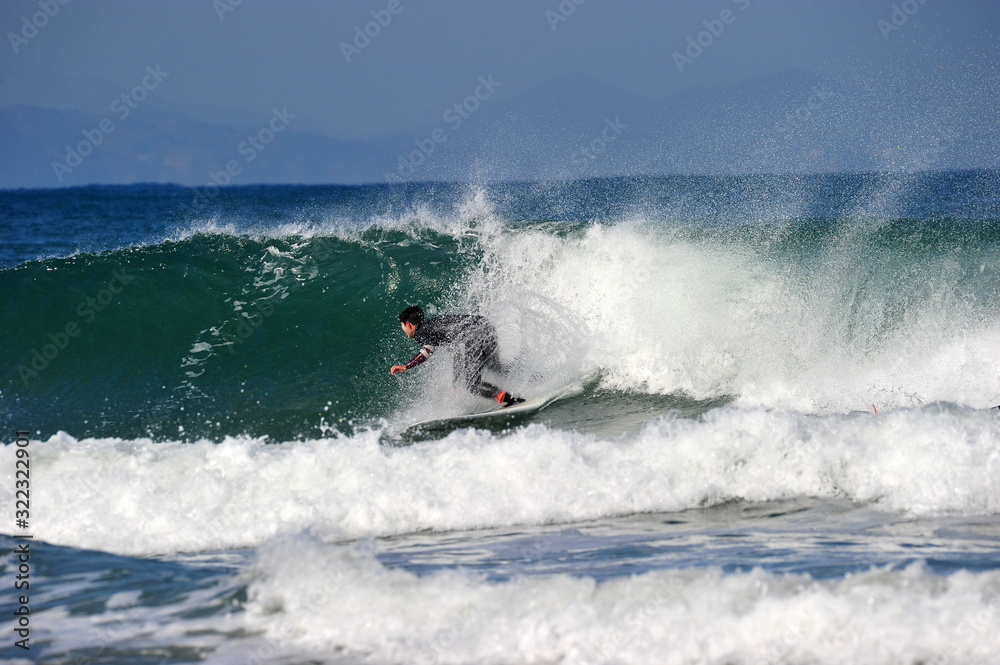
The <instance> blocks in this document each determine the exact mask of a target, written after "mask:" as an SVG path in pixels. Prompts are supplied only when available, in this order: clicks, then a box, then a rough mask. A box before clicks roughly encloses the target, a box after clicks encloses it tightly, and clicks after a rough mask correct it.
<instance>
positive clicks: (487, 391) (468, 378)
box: [406, 314, 509, 399]
mask: <svg viewBox="0 0 1000 665" xmlns="http://www.w3.org/2000/svg"><path fill="white" fill-rule="evenodd" d="M413 339H415V340H417V341H418V342H420V343H421V344H423V348H422V349H420V353H418V354H417V355H415V356H414V357H413V359H412V360H411V361H410V362H408V363H407V364H406V369H412V368H413V367H416V366H417V365H419V364H420V363H422V362H424V361H425V360H427V359H428V358H430V357H431V354H432V353H434V351H435V349H437V347H439V346H445V345H446V346H449V347H451V351H452V354H453V355H454V359H455V383H458V382H459V381H460V380H461V379H462V378H463V375H464V378H465V385H466V387H468V389H469V391H470V392H472V393H474V394H476V395H481V396H483V397H486V398H487V399H497V396H498V395H502V394H503V391H502V390H500V389H499V388H497V387H496V386H494V385H493V384H491V383H487V382H485V381H483V371H484V370H487V369H489V370H492V371H494V372H499V373H506V372H507V371H508V369H509V368H508V367H506V366H505V365H504V364H503V363H502V362H501V361H500V357H499V356H498V351H499V345H498V344H497V335H496V330H494V328H493V326H492V325H491V324H490V322H489V321H487V320H486V318H485V317H482V316H477V315H475V314H448V315H445V316H438V317H435V318H433V319H425V320H424V321H422V322H421V323H420V324H419V325H418V326H417V330H416V332H415V333H414V334H413Z"/></svg>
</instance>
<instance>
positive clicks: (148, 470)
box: [0, 405, 1000, 554]
mask: <svg viewBox="0 0 1000 665" xmlns="http://www.w3.org/2000/svg"><path fill="white" fill-rule="evenodd" d="M382 437H383V433H382V432H380V431H377V430H372V431H368V432H363V433H358V434H355V435H353V436H340V437H334V438H329V439H316V440H305V441H289V442H284V443H282V444H280V445H272V444H266V443H265V442H264V441H263V440H261V439H248V438H227V439H225V440H224V441H222V442H221V443H212V442H209V441H200V442H196V443H180V442H174V443H153V442H152V441H150V440H121V439H84V440H77V439H74V438H73V437H71V436H69V435H66V434H60V435H58V436H55V437H52V438H51V439H49V440H47V441H44V442H35V443H32V444H31V445H32V453H31V460H32V470H33V477H37V478H38V479H39V480H38V481H37V482H39V483H41V482H43V480H42V479H44V486H43V487H40V489H39V491H38V494H37V497H33V507H34V509H35V512H34V514H36V515H37V517H36V518H35V519H34V521H33V525H32V526H33V528H34V530H35V534H36V536H37V537H39V538H41V539H43V540H45V541H47V542H50V543H54V544H61V545H71V546H74V547H78V548H90V549H99V550H105V551H111V552H119V553H126V554H150V553H164V552H178V551H205V550H218V549H230V548H240V547H253V546H257V545H260V544H261V543H264V542H266V541H267V540H269V539H271V538H275V537H278V536H289V535H295V534H298V533H301V532H303V531H306V530H308V531H310V532H312V533H314V534H316V535H319V536H322V537H324V538H326V539H328V540H342V539H356V538H364V537H369V536H388V535H394V534H402V533H412V532H416V531H420V530H424V529H433V530H438V531H448V530H460V529H475V528H486V527H500V526H508V525H514V524H521V525H524V524H529V525H532V524H534V525H537V524H548V523H565V522H574V521H581V520H588V519H596V518H601V517H608V516H614V515H622V514H632V513H642V512H669V511H680V510H685V509H689V508H698V507H703V506H710V505H715V504H719V503H723V502H727V501H737V500H742V501H750V502H760V501H770V500H780V499H788V498H793V497H834V498H844V499H848V500H851V501H854V502H859V503H870V504H873V505H874V506H877V507H878V508H880V509H882V510H888V511H900V512H903V513H908V514H913V515H934V514H945V513H946V514H958V515H994V514H998V513H1000V487H998V486H997V484H996V482H995V479H996V477H997V473H998V469H1000V448H998V445H997V441H998V440H1000V422H998V421H997V419H996V416H995V413H993V412H986V411H974V410H969V409H963V408H959V407H955V406H947V405H937V406H933V407H924V408H922V409H900V410H897V411H894V412H890V413H886V414H880V415H879V416H873V415H871V414H857V415H853V416H846V415H845V416H808V415H804V414H800V413H795V412H780V411H768V410H759V409H750V410H747V409H738V408H734V407H729V408H722V409H715V410H713V411H711V412H709V413H707V414H705V415H703V416H702V417H701V418H699V419H688V418H681V417H671V416H664V417H661V418H659V419H656V420H654V421H653V422H650V423H649V424H647V425H646V426H645V427H644V428H643V429H641V430H640V431H639V432H637V433H635V434H633V435H630V436H628V437H625V438H618V437H612V438H608V437H600V436H595V435H587V434H581V433H578V432H572V431H565V430H559V429H553V428H550V427H547V426H543V425H537V424H536V425H529V426H527V427H525V428H522V429H518V430H515V431H513V432H511V433H509V434H507V435H505V436H503V437H500V438H496V437H493V436H491V435H490V434H489V433H488V432H485V431H478V430H460V431H457V432H454V433H452V434H450V435H449V436H447V437H446V438H444V439H442V440H440V441H435V442H430V443H425V444H416V445H412V446H409V447H401V448H394V447H391V446H386V445H384V444H383V438H382ZM14 452H15V447H14V446H6V447H4V448H3V449H2V450H0V461H2V462H3V463H9V464H10V466H11V468H12V467H13V457H14ZM109 488H113V491H109ZM12 492H13V489H12V488H4V489H0V500H3V505H7V506H13V503H14V502H13V497H12V496H11V493H12ZM7 499H10V500H7ZM9 523H13V521H12V520H11V521H10V522H9Z"/></svg>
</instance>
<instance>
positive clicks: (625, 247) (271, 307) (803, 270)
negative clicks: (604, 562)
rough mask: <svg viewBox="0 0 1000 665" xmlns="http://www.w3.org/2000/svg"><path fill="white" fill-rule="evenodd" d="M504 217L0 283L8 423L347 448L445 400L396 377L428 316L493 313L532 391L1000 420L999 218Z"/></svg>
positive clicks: (280, 230)
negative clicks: (416, 325)
mask: <svg viewBox="0 0 1000 665" xmlns="http://www.w3.org/2000/svg"><path fill="white" fill-rule="evenodd" d="M723 184H725V183H723ZM894 191H895V190H894ZM369 194H370V193H369ZM799 194H801V192H799ZM372 196H373V195H372ZM873 205H874V204H873ZM505 206H507V207H509V204H505V203H503V202H502V201H501V202H497V201H494V200H493V199H492V198H491V196H490V195H488V194H487V193H486V192H485V190H476V191H473V192H471V193H469V192H466V194H465V195H464V198H461V199H460V200H459V201H458V202H457V203H455V204H454V205H453V206H452V208H450V212H448V213H447V214H446V213H444V212H442V211H441V210H440V207H438V208H435V207H433V206H427V207H421V206H420V205H413V206H409V207H407V208H406V209H405V210H404V211H402V212H398V211H397V212H391V213H390V212H385V211H382V212H379V213H378V214H374V213H373V214H371V215H369V216H368V217H364V218H361V219H352V218H347V217H345V218H336V219H333V218H328V219H325V221H320V222H315V223H314V222H309V221H298V222H282V223H280V224H273V223H272V224H270V225H268V224H265V223H263V222H259V223H257V224H256V226H253V227H248V226H246V225H244V224H242V223H240V224H237V223H233V224H227V223H220V222H217V221H211V220H209V221H201V222H198V223H196V224H193V225H191V226H189V227H187V230H184V231H176V232H174V233H173V236H172V237H171V238H169V239H166V240H157V241H155V242H150V243H147V244H139V245H136V246H129V247H122V248H119V249H113V250H109V251H104V252H97V253H79V254H74V255H72V256H69V257H64V258H47V259H41V260H36V261H28V262H25V263H22V264H20V265H17V266H14V267H12V268H7V269H3V270H0V290H2V291H3V292H4V293H7V294H11V296H10V297H9V298H8V307H7V319H8V321H9V322H10V325H8V326H6V327H5V328H4V329H3V330H2V331H0V347H2V348H3V349H5V357H6V358H8V362H7V363H5V365H4V368H3V374H0V391H2V397H0V399H3V400H4V403H5V411H6V415H7V419H8V420H9V421H10V422H12V423H14V424H15V426H20V425H17V423H27V422H32V423H37V425H36V427H37V428H38V429H39V431H42V432H45V433H46V434H47V435H48V434H52V433H54V432H55V431H58V430H59V429H62V430H66V431H70V432H73V433H74V434H75V435H77V436H108V435H110V436H116V437H120V438H137V437H144V436H149V437H153V438H155V439H158V440H170V439H174V438H178V437H181V438H189V439H191V440H194V439H198V438H204V437H209V438H213V439H214V440H221V439H222V438H224V437H225V436H227V435H243V434H246V435H251V436H263V435H268V436H270V437H272V440H286V439H292V438H315V437H318V436H323V435H325V434H328V433H329V432H330V431H331V428H332V429H335V430H337V431H340V432H343V433H347V434H350V433H352V432H354V431H356V429H357V428H358V427H370V426H377V423H378V422H379V421H380V419H386V418H388V419H390V420H393V419H394V418H398V417H401V416H400V414H401V413H402V412H404V411H405V412H407V413H413V412H418V411H420V410H421V409H427V408H429V406H430V405H431V404H432V403H434V402H436V401H440V399H441V398H440V397H439V395H440V394H441V392H442V389H443V388H444V387H445V386H446V385H447V384H448V379H447V375H448V372H447V371H446V370H445V369H443V365H444V364H447V363H440V362H438V363H436V364H435V363H431V364H428V365H426V366H424V367H422V368H421V371H420V372H419V376H409V375H408V376H407V377H406V378H405V379H404V380H402V381H400V380H398V379H396V378H391V377H389V376H388V374H387V368H388V367H389V366H390V365H391V364H395V363H396V362H399V361H400V360H405V359H406V358H408V357H409V355H411V354H412V352H413V349H412V348H410V346H409V344H408V340H406V339H405V338H403V336H402V335H401V334H400V332H399V330H398V328H397V326H396V322H395V315H396V314H397V313H398V311H400V310H401V309H402V308H403V307H405V306H406V305H409V304H413V303H419V304H422V305H424V306H425V308H426V309H428V310H429V311H431V312H456V311H472V312H477V313H481V314H485V315H487V316H488V317H490V318H491V319H492V320H493V321H494V323H495V325H496V327H497V329H498V332H499V335H500V341H501V347H502V352H503V354H504V355H505V356H506V357H507V358H508V359H509V360H511V361H512V362H514V363H515V365H516V366H517V368H518V371H517V372H516V373H515V375H514V376H512V377H510V387H511V388H512V389H514V390H518V391H520V392H532V391H535V392H539V391H543V390H544V389H545V387H546V386H548V387H551V386H555V385H559V384H564V383H566V382H571V381H574V380H577V379H579V378H580V377H582V376H586V375H589V374H591V373H593V372H594V371H595V370H596V371H600V376H601V383H600V385H599V389H600V390H610V391H627V392H631V393H634V394H655V395H669V394H678V393H680V394H684V395H687V396H689V397H691V398H693V399H701V400H713V399H725V400H734V401H735V403H736V404H738V405H740V406H745V407H765V408H781V409H795V410H799V411H803V412H808V413H846V412H849V411H852V410H858V409H867V408H869V407H870V406H871V405H872V404H876V405H877V408H879V409H882V410H884V409H887V408H899V407H907V406H913V405H920V404H926V403H932V402H935V401H949V402H956V403H961V404H966V405H970V406H973V407H977V408H981V407H986V406H992V405H994V404H996V403H998V402H1000V360H998V359H997V357H996V354H995V353H994V352H993V350H994V349H995V348H996V345H997V342H1000V298H998V295H1000V263H998V261H997V258H998V256H1000V222H998V221H996V220H989V219H985V220H970V219H949V218H935V219H892V218H883V217H839V218H809V219H795V220H792V219H791V218H789V219H787V220H786V219H785V218H781V219H778V218H773V219H770V220H768V221H763V222H755V223H752V224H748V223H742V222H736V221H734V222H733V223H726V222H725V220H724V219H720V218H719V215H720V214H722V212H721V211H724V210H725V207H724V206H723V207H721V208H719V210H717V211H716V213H718V214H716V215H715V217H713V218H712V222H711V223H700V222H697V221H693V220H691V219H688V218H686V217H685V218H684V219H676V218H673V217H670V216H664V215H667V213H664V212H662V211H661V212H660V213H658V214H659V215H660V216H656V217H651V216H650V215H649V214H647V212H638V211H637V209H633V212H632V213H631V214H629V215H625V216H622V217H619V218H618V219H612V220H607V221H595V220H593V219H591V220H582V221H567V220H563V221H559V220H545V219H531V218H529V219H519V218H516V217H512V216H510V213H509V211H507V212H504V213H503V214H501V213H500V212H498V210H506V209H507V208H506V207H505ZM717 207H718V206H717ZM619 212H620V211H619ZM432 366H433V367H432ZM415 374H417V373H415ZM444 399H446V400H447V399H449V398H448V397H447V396H446V397H445V398H444ZM400 405H403V406H402V408H401V406H400Z"/></svg>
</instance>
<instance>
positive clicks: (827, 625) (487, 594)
mask: <svg viewBox="0 0 1000 665" xmlns="http://www.w3.org/2000/svg"><path fill="white" fill-rule="evenodd" d="M254 573H255V574H254V579H253V581H252V582H251V584H250V587H249V590H248V608H247V615H248V616H247V623H248V625H249V626H251V627H252V628H253V629H256V630H261V631H264V635H265V637H264V640H265V641H264V644H262V645H260V647H258V648H266V649H268V650H270V651H269V653H276V654H279V655H280V654H282V653H283V651H285V650H287V651H288V652H294V653H297V654H301V653H303V652H305V653H315V654H316V655H317V657H320V659H321V660H322V657H321V656H320V654H323V653H330V652H331V651H334V650H336V651H337V652H338V653H344V652H346V654H348V655H360V654H364V657H365V660H366V661H370V662H376V663H383V662H407V663H471V662H475V663H506V662H510V654H518V655H519V657H520V658H521V659H523V660H525V661H544V662H557V661H558V662H566V663H605V662H644V663H645V662H659V663H675V662H676V663H682V662H683V663H687V662H705V663H735V662H740V663H755V664H756V663H761V664H763V663H801V662H809V663H841V662H843V661H844V658H845V657H847V655H848V654H856V655H858V658H860V660H862V661H863V662H865V663H872V664H885V665H896V664H897V663H910V662H912V663H917V662H930V661H932V660H935V659H936V658H939V657H940V658H947V659H948V660H949V661H950V662H961V663H978V662H987V661H988V660H989V658H991V657H992V655H993V654H995V653H996V652H997V650H998V649H1000V637H998V635H1000V633H998V632H997V631H996V626H997V620H998V615H1000V592H998V590H997V589H998V584H1000V574H998V573H997V572H996V571H991V572H985V573H970V572H964V571H963V572H958V573H955V574H953V575H950V576H948V577H942V576H939V575H935V574H932V573H930V572H929V571H927V570H926V569H925V568H924V567H923V566H922V565H921V564H919V563H918V564H913V565H911V566H909V567H907V568H905V569H901V570H892V569H872V570H870V571H868V572H865V573H861V574H856V575H849V576H847V577H845V578H840V579H837V580H827V581H818V580H814V579H813V578H812V577H810V576H809V575H805V574H784V575H775V574H771V573H767V572H764V571H761V570H753V571H751V572H745V573H736V574H726V575H723V574H722V571H721V570H719V569H691V570H667V571H655V572H649V573H644V574H641V575H635V576H631V577H620V578H616V579H612V580H606V581H600V582H596V581H595V580H594V579H592V578H588V577H582V578H581V577H572V576H569V575H542V576H537V577H536V576H529V577H518V578H515V579H513V580H510V581H502V582H496V581H488V580H486V579H484V578H482V577H481V576H476V575H475V574H474V573H466V572H459V571H448V572H439V573H435V574H432V575H428V576H422V577H420V576H417V575H415V574H413V573H409V572H406V571H401V570H393V569H387V568H385V567H383V566H382V565H381V564H379V563H378V562H377V561H375V560H374V558H373V557H371V556H370V555H364V554H359V553H357V552H355V551H352V550H349V549H348V548H343V547H335V546H329V545H322V544H319V543H316V542H310V541H308V540H304V539H303V540H299V541H296V542H294V543H293V544H289V543H285V544H282V545H276V546H271V547H267V548H265V549H264V550H263V551H262V553H261V555H260V557H259V561H258V563H257V566H256V567H255V571H254ZM249 652H250V653H253V652H254V651H253V650H249Z"/></svg>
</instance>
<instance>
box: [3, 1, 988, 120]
mask: <svg viewBox="0 0 1000 665" xmlns="http://www.w3.org/2000/svg"><path fill="white" fill-rule="evenodd" d="M579 1H580V0H576V2H579ZM237 2H238V4H237ZM576 2H574V0H561V1H560V0H490V1H485V0H483V1H472V0H463V1H454V2H431V1H423V0H397V1H393V2H390V0H356V1H352V2H320V1H302V2H264V1H263V0H242V2H240V1H239V0H214V1H213V0H170V1H169V2H167V1H152V2H150V1H143V2H138V1H132V2H122V1H118V0H100V1H87V0H69V1H68V2H67V3H66V4H61V2H60V0H41V1H40V0H4V2H3V4H2V9H0V27H2V29H3V31H4V34H5V40H4V41H5V42H6V43H5V44H4V45H3V47H2V48H0V52H2V55H0V79H2V80H0V107H6V106H10V105H14V104H34V105H41V106H48V107H54V108H62V109H75V110H88V111H95V112H100V111H105V110H106V109H107V107H108V105H109V103H110V101H111V100H113V99H115V98H116V97H118V96H120V95H121V94H122V93H123V92H124V91H128V90H129V89H131V88H132V87H133V86H135V85H136V84H137V83H139V82H140V81H141V80H142V78H143V76H144V69H145V67H146V66H147V65H149V66H157V65H158V66H159V67H160V68H161V71H163V72H166V73H167V74H168V78H166V79H165V80H164V82H163V85H162V86H161V87H160V89H158V90H157V91H156V97H157V100H158V102H163V103H168V104H173V105H176V106H177V107H178V108H181V109H184V110H186V111H188V112H197V113H200V114H201V115H202V116H203V117H204V118H205V119H214V118H219V119H226V118H238V117H239V116H240V114H254V117H259V114H260V113H261V112H262V111H266V110H269V109H271V108H272V107H283V106H287V107H288V108H290V109H293V108H294V109H296V110H297V111H298V113H299V114H300V116H299V117H300V118H301V119H302V122H301V123H300V125H301V126H302V127H308V128H309V129H311V130H317V131H321V132H323V133H325V134H327V135H330V136H335V137H345V138H347V137H374V136H381V135H385V134H389V133H392V132H399V131H402V130H405V129H406V128H408V127H413V126H417V125H421V124H425V123H431V122H435V121H439V118H440V116H441V112H442V109H443V108H446V107H447V106H448V105H449V104H450V103H451V102H452V101H453V100H454V99H456V98H462V97H464V96H466V95H468V94H469V91H470V86H472V84H473V83H474V82H475V80H476V78H477V77H478V76H481V75H487V74H490V73H492V74H493V75H494V76H495V77H496V78H497V80H500V81H503V85H502V87H501V88H500V89H499V90H498V91H497V95H498V98H499V99H509V98H512V97H513V96H516V95H518V94H520V93H523V92H525V91H527V90H529V89H531V88H532V87H534V86H537V85H539V84H541V83H544V82H545V81H548V80H551V79H554V78H556V77H559V76H561V75H565V74H571V73H582V74H588V75H591V76H593V77H596V78H598V79H600V80H601V81H604V82H606V83H609V84H612V85H614V86H617V87H619V88H621V89H623V90H625V91H628V92H630V93H634V94H638V95H641V96H644V97H649V98H658V97H662V96H665V95H668V94H670V93H674V92H677V91H681V90H685V89H689V88H692V87H703V86H714V85H721V84H729V83H733V82H739V81H743V80H746V79H752V78H755V77H760V76H764V75H767V74H772V73H777V72H782V71H787V70H789V69H799V70H803V71H806V72H810V73H814V74H818V75H820V76H823V77H826V78H831V79H835V80H840V81H847V82H851V81H859V82H860V84H862V85H866V86H869V87H871V86H876V87H877V86H885V87H886V88H894V89H899V88H900V87H906V86H912V88H913V89H914V90H917V91H922V92H928V91H930V92H931V93H933V94H938V95H955V96H956V97H963V96H964V97H968V96H969V95H974V96H976V97H978V98H980V99H981V104H987V105H991V106H993V107H994V108H995V107H996V106H997V99H998V90H1000V87H998V80H1000V78H998V71H1000V67H998V53H1000V46H998V44H1000V2H998V1H997V0H906V1H905V2H903V1H897V2H892V1H890V0H836V1H831V0H822V1H820V0H796V1H792V0H706V1H704V2H694V1H692V0H686V1H684V2H680V1H676V0H674V1H671V0H665V1H662V2H651V1H647V2H598V1H597V0H585V1H583V2H581V3H580V4H579V5H577V4H576ZM45 9H48V12H49V13H50V14H54V15H52V16H50V17H49V16H46V17H45V18H44V20H43V18H41V17H40V16H41V14H40V12H43V10H45ZM56 9H57V11H56ZM393 9H395V10H396V13H392V11H391V10H393ZM372 12H375V15H374V16H373V14H372ZM724 12H728V13H726V14H724ZM380 17H381V19H382V21H383V22H384V23H385V22H386V17H389V18H390V19H391V20H389V21H388V22H387V24H386V25H384V26H383V25H378V26H377V34H376V35H375V36H374V37H371V38H370V39H369V41H368V42H367V44H365V41H364V39H361V40H359V42H358V43H359V44H363V45H364V46H363V48H360V49H358V52H355V53H351V54H350V56H351V61H350V62H348V61H347V60H348V59H347V57H345V54H344V52H343V46H342V44H345V43H346V44H349V45H351V46H354V47H355V48H357V47H356V46H355V45H354V40H355V36H356V32H355V28H360V29H361V30H364V29H365V27H366V24H369V25H368V28H369V32H371V33H375V32H376V28H375V26H374V24H371V22H372V21H375V20H377V19H378V18H380ZM556 17H558V18H556ZM25 19H27V20H28V21H32V20H34V22H35V24H36V26H35V27H36V28H37V30H34V31H33V30H32V29H31V28H29V27H27V26H26V24H25ZM561 19H565V20H561ZM722 19H729V20H730V22H728V23H726V22H723V20H722ZM880 21H881V22H882V23H880ZM706 22H707V23H706ZM37 24H41V27H37ZM712 28H714V30H715V31H716V32H719V34H718V35H712V39H711V43H708V45H707V46H706V47H704V49H703V51H702V52H701V53H699V54H698V55H697V57H696V58H695V59H694V60H693V62H692V63H689V64H688V65H687V66H684V67H683V71H678V66H677V62H675V56H674V54H675V53H681V54H683V53H684V52H685V50H686V49H687V48H688V47H689V45H690V43H689V41H688V39H689V38H691V39H692V40H697V39H698V37H699V34H700V33H703V32H705V31H707V30H710V29H712ZM897 28H898V29H897ZM12 34H13V35H16V36H17V37H12ZM706 34H707V33H706ZM25 35H31V36H30V37H29V38H25V37H24V36H25ZM701 39H702V41H703V42H706V43H707V42H708V41H709V40H708V39H707V37H706V36H705V35H702V37H701ZM15 51H16V52H15ZM691 52H692V53H694V52H697V49H694V50H692V51H691Z"/></svg>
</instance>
